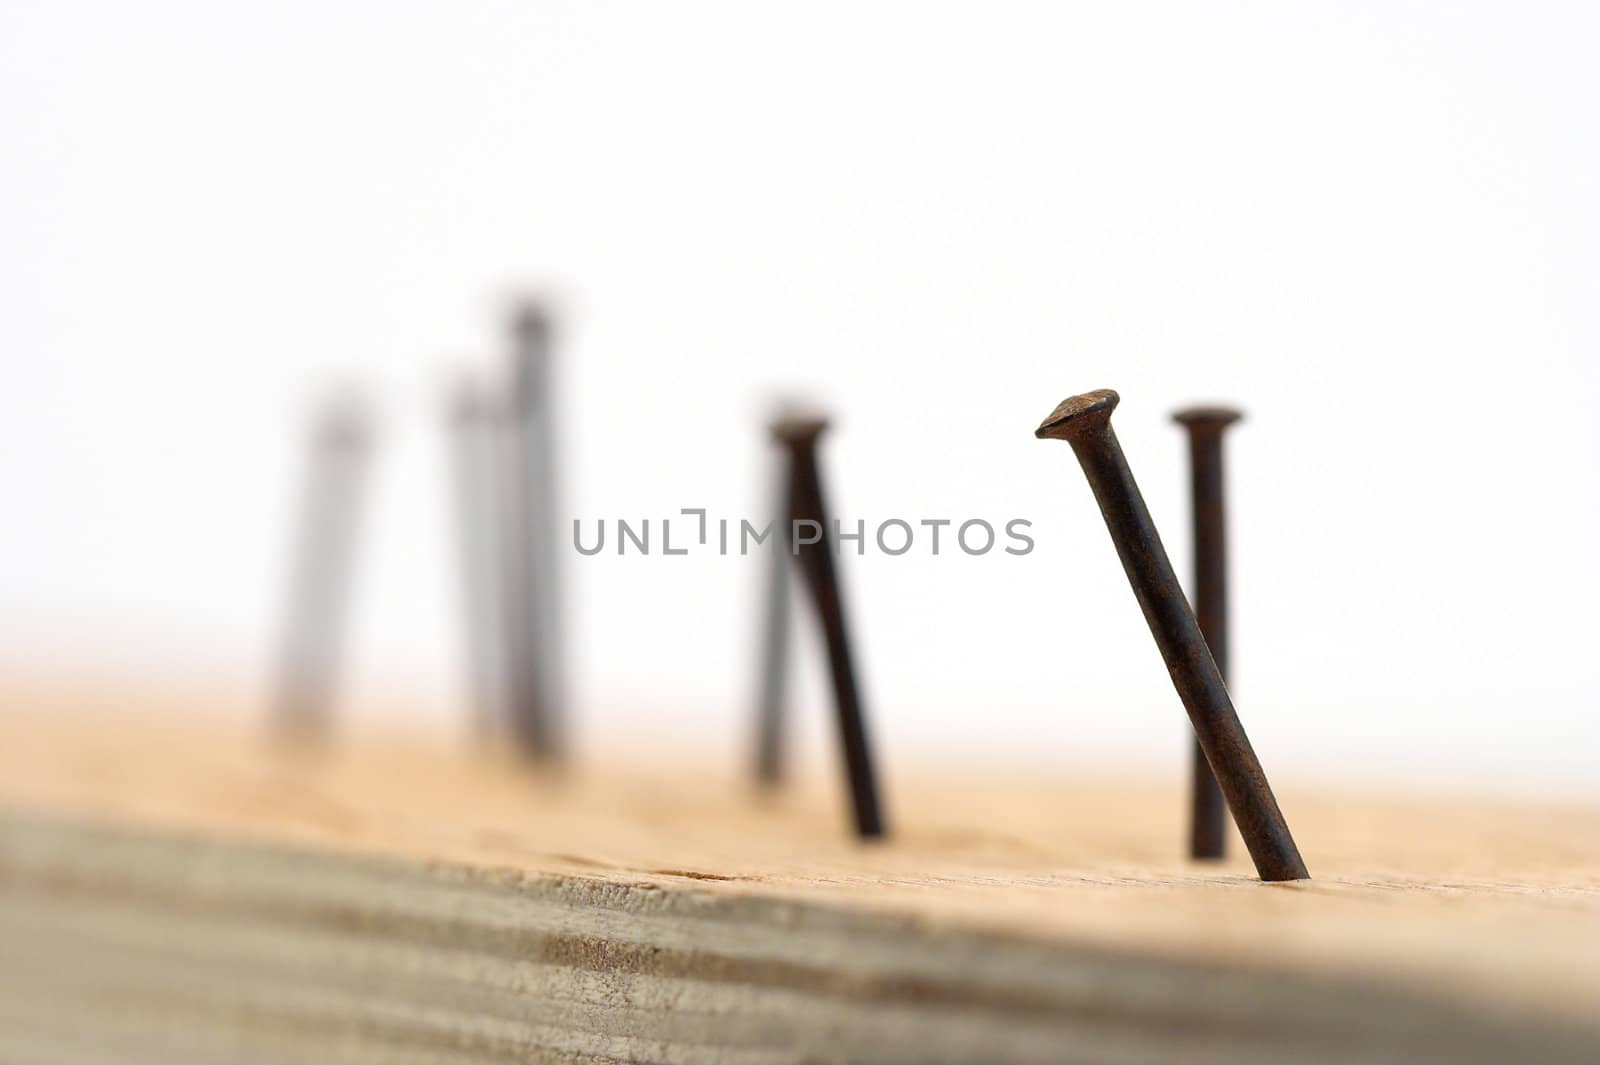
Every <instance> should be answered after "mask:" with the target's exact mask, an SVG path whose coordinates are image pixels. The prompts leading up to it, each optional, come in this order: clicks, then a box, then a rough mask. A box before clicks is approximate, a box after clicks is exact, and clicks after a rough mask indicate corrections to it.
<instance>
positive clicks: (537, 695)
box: [503, 305, 564, 762]
mask: <svg viewBox="0 0 1600 1065" xmlns="http://www.w3.org/2000/svg"><path fill="white" fill-rule="evenodd" d="M513 333H514V341H515V348H514V350H513V353H512V365H511V396H510V403H509V407H510V409H509V410H508V411H507V412H506V419H505V433H506V442H505V449H504V451H505V477H504V481H503V497H504V501H505V502H504V506H505V516H504V530H505V535H504V537H503V539H504V549H505V567H506V594H505V603H504V607H505V637H506V640H507V649H506V668H507V673H508V680H507V684H506V690H507V697H508V702H509V704H510V705H509V712H508V715H507V716H508V717H509V719H510V720H509V724H510V726H511V732H512V736H513V737H514V738H515V740H516V741H517V744H518V746H520V747H521V748H522V750H523V751H524V752H525V753H526V754H527V755H529V756H530V757H532V758H534V759H536V760H539V761H552V762H554V761H560V760H561V757H562V753H563V748H564V744H563V739H564V737H563V735H562V730H561V727H560V726H561V720H560V715H559V708H558V706H557V702H558V699H557V695H556V691H557V680H558V676H557V669H558V654H557V647H556V642H557V636H558V633H557V629H556V612H557V611H556V587H555V567H554V554H553V548H554V543H555V541H554V532H555V530H554V525H553V522H554V517H555V516H554V514H553V513H552V507H553V498H554V496H553V487H552V481H551V479H552V476H553V471H554V460H553V457H552V455H551V448H552V445H553V434H552V433H551V431H550V420H549V419H550V404H549V374H550V333H551V329H550V322H549V319H548V318H547V316H546V315H545V314H544V312H543V311H542V310H541V309H540V308H539V307H537V306H533V305H529V306H525V307H523V308H522V310H521V311H520V312H519V313H518V315H517V318H516V321H515V325H514V329H513Z"/></svg>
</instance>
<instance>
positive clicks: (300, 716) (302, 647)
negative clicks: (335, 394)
mask: <svg viewBox="0 0 1600 1065" xmlns="http://www.w3.org/2000/svg"><path fill="white" fill-rule="evenodd" d="M371 448H372V431H371V425H370V420H369V417H368V414H367V411H366V409H365V407H364V406H363V405H362V404H361V402H360V400H359V399H358V398H356V397H349V396H345V397H339V398H337V399H335V400H334V401H333V402H331V403H330V404H329V405H328V407H327V408H326V409H324V410H323V411H322V412H321V413H320V415H319V416H318V420H317V423H316V426H315V428H314V429H313V434H312V441H311V454H310V463H309V468H308V470H307V474H308V476H307V479H306V488H305V501H304V503H303V504H302V506H303V510H302V514H301V519H300V521H301V525H300V531H299V540H298V542H297V545H296V549H295V550H296V554H295V559H294V569H293V572H292V573H291V576H290V586H289V610H288V623H287V626H286V631H285V638H284V652H283V655H284V657H283V667H282V669H283V672H282V674H281V678H280V689H279V693H278V700H279V701H278V716H277V719H276V725H277V731H278V733H279V735H280V736H282V737H284V738H286V739H289V740H291V741H295V742H320V741H323V740H325V739H326V738H327V735H328V733H329V731H330V729H331V726H332V718H333V715H332V707H333V696H334V684H335V680H336V674H337V666H338V656H339V651H340V647H339V644H340V636H341V632H340V630H341V629H342V628H343V623H344V615H345V604H346V600H347V599H348V598H349V592H350V585H351V579H352V577H353V571H354V562H355V544H356V524H357V519H358V518H359V516H360V510H361V496H362V494H363V491H364V489H365V487H366V480H367V466H368V464H369V456H370V452H371Z"/></svg>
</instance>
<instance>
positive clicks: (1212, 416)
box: [1173, 407, 1240, 859]
mask: <svg viewBox="0 0 1600 1065" xmlns="http://www.w3.org/2000/svg"><path fill="white" fill-rule="evenodd" d="M1239 417H1240V415H1239V412H1238V411H1234V410H1229V409H1225V408H1221V407H1191V408H1188V409H1186V410H1181V411H1179V412H1177V413H1176V414H1174V415H1173V420H1174V421H1176V422H1178V423H1179V424H1180V425H1182V426H1183V427H1184V428H1185V429H1187V430H1188V436H1189V470H1190V484H1191V503H1192V510H1193V515H1194V616H1195V620H1196V621H1197V622H1198V623H1199V625H1200V634H1201V635H1202V636H1204V637H1205V641H1206V646H1207V647H1209V648H1210V649H1211V658H1212V660H1213V661H1214V662H1216V664H1217V672H1218V673H1220V674H1221V675H1222V679H1223V682H1224V683H1227V680H1228V542H1227V538H1228V529H1227V520H1226V518H1227V514H1226V496H1225V494H1224V490H1223V487H1224V486H1223V465H1222V434H1223V430H1225V429H1226V428H1227V427H1228V426H1229V425H1232V424H1233V423H1234V422H1236V421H1238V420H1239ZM1224 816H1225V804H1224V801H1223V798H1222V789H1221V787H1220V786H1219V785H1218V784H1217V780H1216V777H1215V776H1214V775H1213V774H1212V772H1211V766H1210V764H1209V763H1208V762H1207V761H1206V755H1205V751H1203V750H1202V749H1201V748H1200V744H1199V742H1198V741H1197V742H1196V743H1195V744H1194V752H1193V767H1192V776H1191V780H1190V809H1189V856H1190V857H1192V858H1197V859H1212V858H1221V857H1223V855H1224V854H1225V852H1226V849H1227V837H1226V825H1225V823H1224Z"/></svg>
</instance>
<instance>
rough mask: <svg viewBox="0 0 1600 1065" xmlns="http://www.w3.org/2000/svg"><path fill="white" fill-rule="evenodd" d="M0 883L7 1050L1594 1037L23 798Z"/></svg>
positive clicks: (624, 885)
mask: <svg viewBox="0 0 1600 1065" xmlns="http://www.w3.org/2000/svg"><path fill="white" fill-rule="evenodd" d="M0 892H3V904H0V925H3V926H4V932H3V933H0V935H3V939H4V941H6V942H8V943H10V944H11V945H12V949H11V950H8V951H7V952H6V953H5V955H4V956H5V957H7V958H10V959H11V961H10V962H9V963H7V962H3V961H0V983H3V984H4V986H5V995H4V996H0V997H4V998H5V999H6V1000H7V1001H8V1002H9V1003H10V1005H9V1006H6V1007H3V1008H4V1009H5V1011H6V1012H8V1013H11V1014H20V1015H17V1016H11V1017H8V1018H6V1019H5V1020H6V1023H5V1024H4V1026H3V1028H0V1030H3V1031H4V1033H5V1034H4V1035H3V1036H0V1042H5V1043H6V1045H8V1046H9V1047H10V1048H11V1053H20V1050H21V1049H25V1048H26V1045H27V1043H28V1041H29V1040H30V1039H32V1040H33V1041H34V1042H35V1044H37V1045H45V1044H49V1043H50V1042H51V1039H52V1038H53V1037H54V1038H56V1039H57V1040H58V1044H59V1043H60V1042H61V1041H63V1040H68V1039H70V1037H74V1036H76V1037H79V1038H85V1039H86V1038H87V1036H88V1035H89V1034H90V1030H91V1029H92V1028H93V1027H94V1026H96V1025H104V1026H106V1028H107V1033H106V1034H107V1035H108V1036H109V1037H111V1038H114V1039H118V1040H121V1041H123V1044H124V1045H136V1046H146V1047H149V1048H151V1050H152V1051H160V1052H162V1053H170V1052H172V1051H173V1050H174V1046H176V1048H177V1049H179V1050H181V1049H182V1048H183V1047H185V1046H187V1047H191V1048H193V1049H194V1050H195V1051H196V1052H197V1053H198V1057H197V1058H195V1060H217V1058H218V1052H219V1051H221V1052H223V1053H222V1056H223V1057H226V1058H228V1059H230V1060H263V1061H266V1060H277V1061H283V1060H296V1059H298V1060H307V1061H311V1060H319V1061H377V1060H384V1061H390V1060H422V1059H424V1058H427V1059H429V1060H452V1061H456V1060H459V1061H463V1062H465V1061H483V1062H491V1061H511V1060H528V1059H529V1057H530V1056H532V1057H533V1059H534V1060H552V1061H553V1060H564V1059H565V1060H618V1061H682V1062H716V1061H749V1062H760V1061H772V1062H788V1061H796V1062H799V1061H865V1060H872V1061H921V1062H946V1061H947V1062H960V1061H1018V1062H1024V1061H1040V1062H1043V1061H1057V1062H1059V1061H1094V1062H1106V1063H1114V1062H1120V1061H1129V1062H1133V1061H1142V1062H1149V1061H1161V1060H1183V1061H1207V1060H1217V1061H1258V1060H1259V1061H1330V1060H1352V1061H1365V1060H1370V1061H1387V1060H1396V1061H1399V1060H1405V1061H1441V1062H1443V1061H1450V1062H1471V1061H1480V1060H1482V1061H1491V1060H1507V1059H1511V1058H1517V1059H1520V1060H1538V1061H1543V1062H1552V1063H1555V1062H1563V1061H1587V1060H1592V1058H1593V1052H1594V1047H1595V1046H1596V1039H1597V1032H1596V1030H1594V1029H1591V1028H1585V1027H1582V1026H1580V1025H1578V1024H1577V1023H1575V1022H1574V1023H1566V1022H1557V1021H1552V1019H1551V1018H1549V1017H1533V1016H1526V1015H1523V1014H1521V1013H1518V1012H1515V1011H1508V1012H1500V1011H1497V1010H1496V1009H1495V1007H1494V1004H1493V1003H1488V1002H1483V1001H1465V1000H1461V999H1459V998H1457V997H1453V996H1451V995H1447V994H1436V993H1430V992H1429V990H1428V989H1426V988H1419V987H1414V986H1409V985H1407V984H1406V983H1405V982H1404V981H1400V980H1385V979H1365V978H1359V979H1358V978H1352V977H1336V976H1332V975H1329V974H1327V973H1317V972H1312V971H1306V970H1303V969H1297V968H1287V969H1285V968H1274V967H1271V966H1264V965H1260V964H1253V963H1242V962H1240V961H1238V960H1218V961H1215V962H1206V961H1203V960H1196V959H1193V958H1181V959H1180V958H1173V957H1164V956H1161V955H1160V954H1159V953H1153V952H1149V951H1141V950H1134V949H1130V950H1117V949H1111V948H1108V947H1107V946H1105V945H1104V944H1088V943H1076V942H1073V941H1071V940H1066V939H1049V940H1036V939H1030V938H1027V937H1023V936H1018V935H1009V934H1004V933H1001V932H997V931H993V930H984V929H978V928H973V927H968V926H964V925H962V924H961V923H960V922H955V921H946V920H939V919H930V918H928V917H926V916H913V915H900V914H894V913H888V912H881V911H876V910H854V909H849V908H845V907H843V906H839V905H834V904H831V903H828V902H818V901H813V900H803V899H787V898H781V897H761V896H747V895H737V894H729V893H726V892H709V891H704V890H700V889H698V888H696V887H695V886H694V885H693V883H692V881H686V883H685V885H684V886H683V887H682V888H677V887H671V886H662V885H661V884H658V883H657V884H647V883H631V882H626V881H622V880H617V879H615V878H610V877H608V876H607V875H604V874H596V875H594V876H584V875H572V874H536V875H528V874H524V873H521V872H517V871H514V870H506V869H493V868H484V867H479V866H472V865H464V864H458V863H422V862H415V861H408V860H404V859H399V858H394V857H378V856H371V855H365V854H360V853H352V852H341V851H334V850H317V849H302V848H296V847H290V846H284V845H278V844H264V843H243V842H239V841H235V840H227V839H220V838H215V837H209V836H206V835H203V834H186V833H168V832H149V831H144V830H139V829H133V828H129V827H125V826H124V827H113V826H110V825H107V824H102V823H95V822H92V821H84V820H79V819H74V818H67V817H61V816H55V815H50V814H42V813H38V812H30V811H24V810H18V809H11V810H7V811H4V812H3V813H0ZM1064 904H1070V901H1068V902H1066V903H1064ZM74 1002H75V1003H79V1005H78V1006H75V1007H70V1008H69V1007H66V1006H63V1005H61V1004H63V1003H74ZM30 1003H31V1004H33V1005H32V1007H31V1008H30V1007H29V1005H28V1004H30ZM86 1004H94V1008H93V1009H92V1010H90V1009H88V1008H87V1005H86ZM112 1029H116V1030H115V1031H112ZM180 1033H187V1034H185V1035H184V1036H183V1038H182V1039H180V1040H178V1041H177V1043H176V1044H174V1043H173V1040H174V1038H175V1037H177V1036H178V1035H179V1034H180ZM91 1042H92V1041H91ZM96 1045H105V1044H104V1043H100V1044H96ZM113 1045H115V1044H113ZM419 1055H420V1056H419ZM429 1055H433V1057H431V1058H429V1057H428V1056H429ZM7 1056H10V1055H9V1054H8V1055H7ZM172 1060H182V1058H181V1055H180V1056H179V1057H178V1058H173V1059H172Z"/></svg>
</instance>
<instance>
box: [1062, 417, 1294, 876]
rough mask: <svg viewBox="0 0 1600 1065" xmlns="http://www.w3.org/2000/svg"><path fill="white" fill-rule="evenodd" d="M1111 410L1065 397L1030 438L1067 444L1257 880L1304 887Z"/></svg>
mask: <svg viewBox="0 0 1600 1065" xmlns="http://www.w3.org/2000/svg"><path fill="white" fill-rule="evenodd" d="M1117 402H1118V396H1117V394H1116V393H1115V392H1112V391H1110V390H1109V389H1107V390H1102V391H1099V392H1090V393H1086V394H1085V395H1081V396H1074V397H1072V398H1070V399H1068V400H1066V401H1064V402H1063V403H1061V405H1060V406H1058V407H1057V408H1056V409H1055V411H1054V412H1052V413H1051V415H1050V417H1048V418H1046V419H1045V420H1044V423H1043V424H1041V425H1040V426H1039V428H1038V430H1037V431H1036V433H1035V435H1036V436H1038V437H1041V438H1047V439H1057V440H1066V441H1067V442H1068V443H1070V444H1071V445H1072V450H1073V453H1074V454H1075V455H1076V456H1077V458H1078V464H1079V465H1080V466H1082V467H1083V472H1084V476H1085V477H1087V478H1088V481H1089V487H1090V488H1091V489H1092V490H1093V492H1094V497H1095V501H1096V502H1097V503H1098V504H1099V506H1100V513H1101V515H1102V516H1103V517H1104V518H1105V522H1106V528H1107V529H1108V530H1109V531H1110V533H1111V539H1112V542H1113V543H1114V544H1115V545H1116V549H1117V555H1118V557H1119V558H1120V559H1121V560H1122V567H1123V569H1124V570H1125V571H1126V573H1127V575H1128V582H1129V584H1131V585H1132V587H1133V593H1134V596H1135V598H1137V599H1138V601H1139V607H1140V609H1141V610H1142V611H1143V612H1144V616H1145V621H1146V622H1147V623H1148V624H1149V626H1150V632H1151V635H1153V636H1154V637H1155V641H1156V645H1157V647H1159V648H1160V651H1161V657H1162V659H1163V660H1165V662H1166V665H1167V672H1168V673H1169V674H1170V675H1171V677H1172V682H1173V686H1174V687H1175V688H1176V689H1177V691H1178V695H1179V697H1180V698H1181V699H1182V700H1183V705H1184V709H1185V710H1187V711H1188V714H1189V720H1190V722H1191V723H1192V724H1193V726H1194V731H1195V737H1196V738H1197V739H1198V740H1199V742H1200V746H1201V748H1202V749H1203V750H1204V751H1205V754H1206V760H1207V761H1208V762H1209V763H1210V766H1211V770H1212V772H1213V773H1214V774H1215V775H1216V778H1217V782H1218V783H1219V784H1220V785H1221V786H1222V793H1223V795H1224V796H1225V797H1226V799H1227V801H1228V808H1229V810H1231V811H1232V813H1233V819H1234V822H1235V823H1236V824H1237V825H1238V826H1239V832H1240V834H1241V835H1242V836H1243V837H1244V842H1245V847H1246V849H1248V850H1249V852H1250V857H1251V858H1252V859H1253V860H1254V861H1255V866H1256V871H1257V872H1258V873H1259V874H1260V876H1261V879H1263V880H1301V879H1305V878H1307V877H1308V876H1309V875H1310V874H1309V873H1307V871H1306V867H1305V863H1304V862H1303V861H1302V860H1301V858H1300V852H1299V849H1298V848H1296V846H1295V843H1294V837H1293V836H1292V835H1291V834H1290V832H1289V825H1288V822H1287V821H1285V820H1284V817H1283V813H1282V811H1281V810H1279V809H1278V802H1277V800H1276V799H1275V798H1274V797H1273V794H1272V788H1271V786H1270V785H1269V784H1268V783H1267V777H1266V774H1265V772H1263V770H1262V768H1261V763H1260V761H1259V760H1258V759H1257V758H1256V755H1255V751H1254V750H1253V749H1252V748H1251V746H1250V740H1249V738H1248V737H1247V736H1246V735H1245V732H1244V726H1243V725H1241V724H1240V722H1239V715H1238V713H1237V712H1236V711H1235V710H1234V707H1233V700H1232V699H1231V698H1230V697H1229V695H1228V689H1227V687H1226V685H1224V684H1223V681H1222V674H1221V673H1220V672H1219V671H1218V669H1217V664H1216V662H1215V661H1214V660H1213V659H1212V657H1211V651H1210V650H1209V649H1208V648H1207V646H1206V641H1205V637H1204V636H1203V635H1202V634H1201V632H1200V626H1199V623H1198V622H1197V621H1196V620H1195V616H1194V612H1193V611H1191V610H1190V609H1189V603H1188V600H1186V599H1185V598H1184V595H1183V589H1182V588H1181V587H1180V585H1179V584H1178V578H1177V574H1175V573H1174V572H1173V569H1172V563H1171V561H1170V560H1169V559H1168V558H1167V552H1166V548H1164V547H1163V546H1162V544H1161V537H1160V535H1159V534H1158V533H1157V532H1156V527H1155V522H1154V521H1153V520H1152V519H1151V517H1150V511H1149V509H1148V508H1147V507H1146V506H1145V502H1144V497H1143V496H1142V495H1141V494H1140V492H1139V486H1138V484H1137V483H1136V482H1135V481H1134V479H1133V471H1132V470H1130V469H1129V468H1128V462H1127V458H1126V457H1125V456H1124V455H1123V453H1122V446H1121V444H1119V443H1118V441H1117V437H1116V433H1115V432H1113V431H1112V428H1111V412H1112V410H1113V409H1114V408H1115V407H1116V405H1117Z"/></svg>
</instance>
